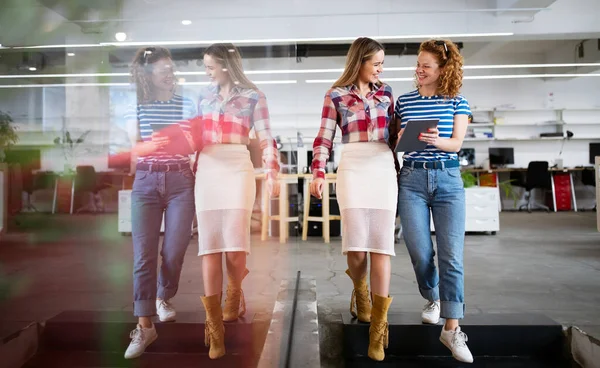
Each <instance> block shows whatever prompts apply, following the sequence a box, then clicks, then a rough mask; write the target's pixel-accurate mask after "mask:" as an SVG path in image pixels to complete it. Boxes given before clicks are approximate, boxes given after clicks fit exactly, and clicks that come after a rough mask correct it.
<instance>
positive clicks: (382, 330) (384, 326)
mask: <svg viewBox="0 0 600 368" xmlns="http://www.w3.org/2000/svg"><path fill="white" fill-rule="evenodd" d="M392 299H393V298H390V297H387V298H385V297H383V296H381V295H377V294H373V311H372V313H371V326H370V327H369V358H371V359H373V360H377V361H382V360H383V359H384V358H385V353H384V351H383V349H385V348H387V347H388V342H389V335H388V332H389V329H388V320H387V313H388V310H389V309H390V304H392Z"/></svg>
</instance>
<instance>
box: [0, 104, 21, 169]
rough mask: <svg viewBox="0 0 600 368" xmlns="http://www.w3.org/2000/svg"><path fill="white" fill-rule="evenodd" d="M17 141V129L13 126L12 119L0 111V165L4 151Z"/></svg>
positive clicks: (4, 155)
mask: <svg viewBox="0 0 600 368" xmlns="http://www.w3.org/2000/svg"><path fill="white" fill-rule="evenodd" d="M18 141H19V136H18V135H17V128H16V127H15V126H14V125H13V120H12V117H11V116H10V115H9V114H8V113H6V112H4V111H0V163H3V162H4V159H5V158H6V154H5V153H4V150H6V149H7V148H9V147H10V146H12V145H13V144H15V143H17V142H18Z"/></svg>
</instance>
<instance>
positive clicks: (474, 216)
mask: <svg viewBox="0 0 600 368" xmlns="http://www.w3.org/2000/svg"><path fill="white" fill-rule="evenodd" d="M499 201H500V193H499V192H498V188H493V187H471V188H465V202H466V219H465V221H466V222H465V231H466V232H491V233H492V234H494V233H495V232H496V231H499V230H500V212H499V210H498V203H499ZM431 231H435V228H434V225H433V218H431Z"/></svg>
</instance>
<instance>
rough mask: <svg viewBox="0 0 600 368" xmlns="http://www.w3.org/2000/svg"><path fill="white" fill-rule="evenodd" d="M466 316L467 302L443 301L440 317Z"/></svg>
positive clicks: (460, 317) (457, 317)
mask: <svg viewBox="0 0 600 368" xmlns="http://www.w3.org/2000/svg"><path fill="white" fill-rule="evenodd" d="M464 316H465V303H460V302H445V301H443V300H442V302H441V311H440V317H442V318H446V319H448V318H450V319H463V318H464Z"/></svg>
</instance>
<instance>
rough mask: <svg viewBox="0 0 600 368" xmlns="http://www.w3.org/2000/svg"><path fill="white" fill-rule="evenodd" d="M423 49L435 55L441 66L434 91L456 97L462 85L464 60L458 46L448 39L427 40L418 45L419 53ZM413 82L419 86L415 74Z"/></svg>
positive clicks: (445, 95)
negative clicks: (436, 87) (436, 88)
mask: <svg viewBox="0 0 600 368" xmlns="http://www.w3.org/2000/svg"><path fill="white" fill-rule="evenodd" d="M423 51H425V52H429V53H431V54H432V55H433V56H435V58H436V60H437V63H438V65H439V66H440V68H442V71H441V73H440V77H439V80H438V90H437V92H436V93H437V94H439V95H441V96H444V97H448V98H454V97H456V96H457V95H458V94H459V93H460V88H461V87H462V80H463V69H462V67H463V62H464V60H463V57H462V55H461V54H460V50H459V49H458V46H456V44H455V43H454V42H452V41H450V40H429V41H425V42H423V43H422V44H421V46H420V47H419V53H421V52H423ZM415 84H416V85H417V88H419V83H418V80H417V77H416V76H415Z"/></svg>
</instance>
